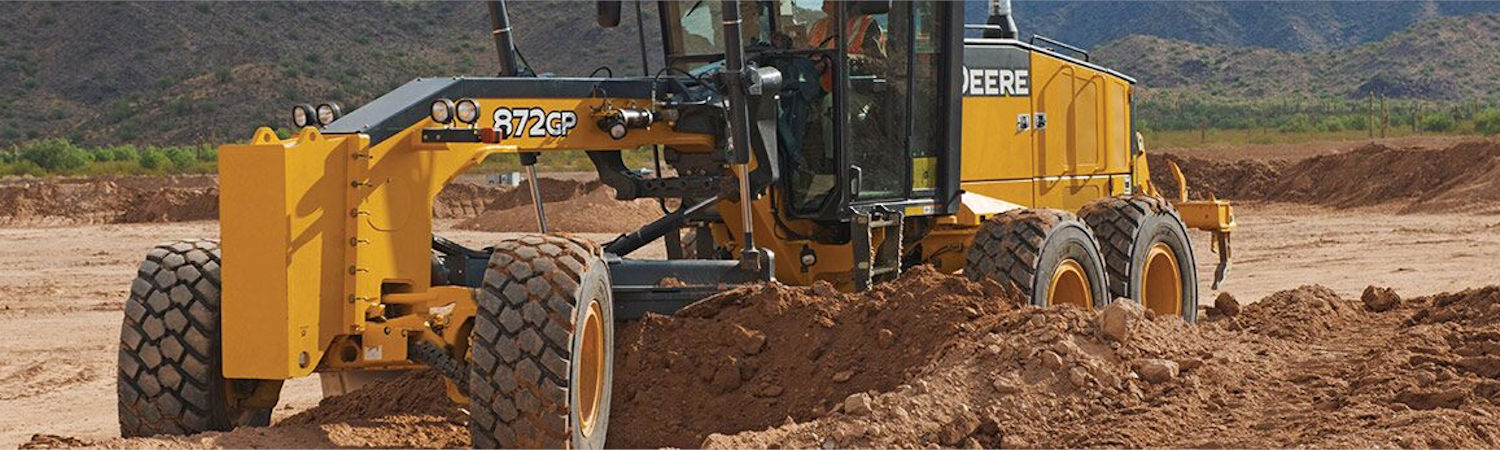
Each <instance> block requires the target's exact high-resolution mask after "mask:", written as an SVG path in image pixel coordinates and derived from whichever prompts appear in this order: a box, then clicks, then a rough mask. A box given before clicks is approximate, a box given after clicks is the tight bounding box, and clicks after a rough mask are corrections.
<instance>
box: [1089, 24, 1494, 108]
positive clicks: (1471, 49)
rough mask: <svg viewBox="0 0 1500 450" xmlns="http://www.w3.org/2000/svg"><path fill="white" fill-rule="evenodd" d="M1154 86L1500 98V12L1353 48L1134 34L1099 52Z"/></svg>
mask: <svg viewBox="0 0 1500 450" xmlns="http://www.w3.org/2000/svg"><path fill="white" fill-rule="evenodd" d="M1094 53H1095V57H1096V58H1097V59H1098V60H1099V61H1101V62H1102V63H1103V64H1105V65H1108V66H1109V67H1111V68H1114V69H1117V70H1120V71H1121V72H1124V73H1126V74H1129V75H1131V76H1133V77H1135V78H1136V79H1137V80H1139V81H1140V83H1141V84H1142V85H1144V86H1146V87H1147V88H1149V89H1152V90H1157V91H1178V92H1186V93H1192V94H1199V95H1201V96H1216V97H1227V98H1266V97H1273V98H1275V97H1300V98H1316V97H1328V96H1335V97H1345V98H1364V97H1366V96H1367V95H1369V94H1371V93H1374V94H1376V95H1385V96H1387V97H1396V98H1412V99H1424V100H1447V101H1457V100H1476V99H1484V100H1494V99H1496V93H1497V92H1500V78H1497V76H1496V75H1497V73H1500V15H1491V14H1481V15H1471V16H1462V17H1448V18H1441V19H1435V20H1431V21H1427V22H1422V23H1418V24H1416V25H1414V26H1413V27H1411V28H1409V29H1407V30H1403V31H1400V32H1396V33H1392V34H1391V35H1389V36H1388V37H1386V38H1385V39H1382V40H1380V41H1377V42H1372V43H1368V44H1362V45H1359V46H1355V47H1352V48H1345V49H1336V50H1319V51H1309V52H1289V51H1282V50H1273V49H1265V48H1253V47H1222V46H1209V45H1202V44H1196V43H1191V42H1184V41H1179V40H1170V39H1163V38H1159V37H1152V36H1130V37H1126V38H1124V39H1120V40H1118V41H1115V42H1111V43H1109V44H1106V45H1103V46H1101V47H1099V48H1098V49H1096V51H1095V52H1094Z"/></svg>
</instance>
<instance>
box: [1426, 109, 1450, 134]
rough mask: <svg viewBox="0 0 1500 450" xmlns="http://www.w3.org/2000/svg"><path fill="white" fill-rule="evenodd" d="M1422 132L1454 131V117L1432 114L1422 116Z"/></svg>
mask: <svg viewBox="0 0 1500 450" xmlns="http://www.w3.org/2000/svg"><path fill="white" fill-rule="evenodd" d="M1421 126H1422V130H1424V131H1439V132H1442V131H1451V130H1453V127H1454V124H1453V116H1450V115H1447V114H1439V113H1432V114H1428V115H1425V116H1422V122H1421Z"/></svg>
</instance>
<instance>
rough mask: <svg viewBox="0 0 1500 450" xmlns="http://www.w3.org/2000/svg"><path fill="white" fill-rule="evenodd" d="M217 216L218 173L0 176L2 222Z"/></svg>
mask: <svg viewBox="0 0 1500 450" xmlns="http://www.w3.org/2000/svg"><path fill="white" fill-rule="evenodd" d="M600 188H601V185H600V184H599V182H597V181H594V182H581V181H574V180H558V179H551V178H543V179H542V189H543V198H544V199H546V201H548V202H566V201H568V200H570V199H574V198H577V197H580V196H584V195H585V194H588V193H590V192H593V191H596V190H599V189H600ZM529 189H530V187H529V185H528V184H525V183H523V184H522V185H521V186H520V187H519V188H512V187H500V186H492V185H487V184H476V183H462V182H460V183H452V184H449V185H448V186H447V187H445V188H444V189H443V191H442V192H441V193H439V194H438V197H437V201H436V202H435V203H434V205H433V208H432V209H433V217H435V218H438V219H468V218H472V217H474V216H477V215H479V214H481V213H483V212H485V211H486V210H504V209H509V208H516V207H520V206H526V207H528V208H529V207H530V205H531V192H530V190H529ZM638 209H639V208H638ZM218 218H219V189H218V180H217V179H216V178H215V177H214V176H211V175H172V176H161V177H153V176H125V177H92V178H50V179H13V180H6V181H3V182H0V226H61V225H82V224H101V223H143V222H182V221H192V220H217V219H218ZM516 231H519V230H516Z"/></svg>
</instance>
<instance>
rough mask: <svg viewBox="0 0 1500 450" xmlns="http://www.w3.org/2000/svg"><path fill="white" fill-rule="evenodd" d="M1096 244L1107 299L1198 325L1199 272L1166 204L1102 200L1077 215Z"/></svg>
mask: <svg viewBox="0 0 1500 450" xmlns="http://www.w3.org/2000/svg"><path fill="white" fill-rule="evenodd" d="M1078 215H1079V216H1080V217H1081V218H1083V220H1084V222H1087V223H1088V224H1089V227H1090V228H1092V229H1093V231H1094V235H1095V236H1097V237H1098V238H1099V243H1100V250H1101V252H1103V254H1104V261H1105V263H1106V264H1107V265H1108V270H1109V291H1110V295H1113V296H1115V297H1123V298H1128V299H1131V300H1135V301H1136V302H1137V303H1140V304H1141V305H1142V306H1145V307H1146V309H1149V310H1151V312H1154V313H1156V314H1159V315H1173V316H1181V317H1182V320H1184V321H1187V322H1188V323H1193V322H1195V321H1197V320H1198V266H1197V259H1195V257H1194V256H1193V246H1192V243H1191V241H1190V240H1189V239H1188V234H1187V226H1186V225H1184V224H1183V223H1182V218H1181V217H1180V216H1179V215H1178V214H1177V210H1176V209H1174V208H1172V205H1171V204H1170V203H1167V202H1166V201H1165V200H1162V199H1159V198H1155V197H1143V196H1137V197H1107V198H1102V199H1099V200H1095V201H1093V202H1090V203H1089V204H1087V205H1084V206H1083V209H1081V210H1079V214H1078Z"/></svg>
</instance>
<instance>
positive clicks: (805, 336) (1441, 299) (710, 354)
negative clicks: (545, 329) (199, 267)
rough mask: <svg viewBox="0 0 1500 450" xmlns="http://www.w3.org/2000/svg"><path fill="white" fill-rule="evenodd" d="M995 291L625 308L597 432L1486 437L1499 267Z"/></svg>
mask: <svg viewBox="0 0 1500 450" xmlns="http://www.w3.org/2000/svg"><path fill="white" fill-rule="evenodd" d="M1001 291H1002V290H1001V289H999V288H998V287H997V286H994V285H992V284H988V285H980V284H976V283H973V282H970V281H967V280H966V279H963V278H961V277H956V276H950V275H943V274H940V273H937V272H936V271H934V270H931V269H928V268H917V269H915V270H912V271H909V272H908V273H907V274H906V275H905V276H903V278H902V279H901V280H898V281H897V282H894V283H889V284H886V285H883V286H881V287H879V288H877V289H875V290H873V291H870V292H866V293H861V294H844V293H839V292H836V291H834V290H833V289H831V288H830V287H829V286H828V285H826V284H820V285H815V286H812V287H806V288H793V287H786V286H781V285H757V286H747V287H741V288H737V289H734V290H730V291H727V292H725V293H723V294H720V295H717V296H714V297H711V298H709V299H706V300H705V301H703V302H701V303H699V304H696V305H694V306H690V307H689V308H687V309H684V310H683V311H682V312H681V313H679V314H678V315H675V316H672V317H665V316H648V317H646V318H644V319H642V320H640V321H637V322H632V323H628V324H623V325H622V326H621V327H620V328H619V329H618V330H617V336H616V339H617V341H616V351H617V353H616V367H615V384H614V386H615V396H614V402H613V406H612V409H613V411H612V414H611V423H610V429H609V434H610V436H609V439H610V440H609V442H608V444H609V445H610V446H612V447H636V448H639V447H661V446H675V447H700V446H701V447H709V448H830V447H838V448H843V447H930V446H943V447H965V448H980V447H984V448H996V447H1004V448H1027V447H1069V448H1072V447H1291V446H1309V447H1341V448H1342V447H1403V448H1427V447H1434V448H1438V447H1441V448H1451V447H1464V448H1470V447H1487V448H1490V447H1496V446H1500V321H1497V320H1496V319H1500V315H1497V314H1500V306H1495V305H1497V304H1500V286H1494V287H1488V288H1482V289H1471V290H1467V291H1463V292H1458V293H1453V294H1441V295H1434V296H1427V297H1417V298H1410V299H1403V300H1399V301H1395V302H1394V304H1392V305H1382V307H1381V308H1378V310H1379V311H1378V312H1377V311H1375V310H1371V309H1367V308H1366V307H1365V303H1363V302H1361V301H1360V300H1358V299H1346V298H1341V297H1339V296H1337V295H1334V294H1333V293H1332V292H1331V291H1329V290H1328V289H1326V288H1323V287H1321V286H1304V287H1300V288H1297V289H1293V290H1288V291H1283V292H1278V293H1275V294H1273V295H1271V296H1268V297H1266V298H1264V299H1262V300H1260V301H1259V302H1255V303H1253V304H1250V305H1247V306H1245V307H1244V308H1243V309H1242V310H1240V311H1239V313H1238V314H1235V315H1220V316H1216V317H1218V318H1216V319H1211V320H1206V321H1205V322H1203V323H1200V324H1198V325H1188V324H1185V323H1183V322H1182V321H1181V320H1180V319H1178V318H1176V317H1165V316H1161V317H1158V316H1154V315H1153V314H1151V313H1149V312H1146V311H1143V310H1141V309H1140V308H1139V307H1138V306H1134V305H1132V304H1128V303H1116V304H1114V305H1111V306H1110V307H1109V308H1106V309H1105V310H1103V311H1102V312H1089V311H1082V310H1078V309H1074V308H1071V307H1052V308H1031V307H1018V306H1015V303H1014V302H1013V301H1011V300H1008V298H1009V297H1008V296H1006V295H1004V294H1003V293H1002V292H1001ZM1370 291H1372V292H1377V291H1378V292H1385V291H1384V290H1383V289H1379V288H1372V289H1370ZM1390 294H1391V297H1392V298H1394V297H1395V294H1396V293H1394V292H1391V293H1390ZM1387 306H1389V307H1387ZM1200 317H1201V316H1200ZM465 419H466V418H465V416H464V415H463V414H462V412H460V411H459V410H458V409H456V408H455V407H454V405H452V404H451V403H449V402H448V400H447V399H446V398H445V397H444V396H443V389H442V383H441V381H440V379H439V378H437V376H436V375H433V374H432V373H430V372H421V373H415V374H410V375H407V376H405V377H403V378H400V379H398V380H394V381H391V382H388V384H386V385H376V386H374V387H373V388H371V389H366V390H362V391H358V392H355V393H353V394H350V395H349V396H345V397H342V398H334V399H328V400H325V401H324V402H323V403H322V404H320V405H319V406H318V407H316V408H313V409H310V410H308V411H305V412H303V413H301V414H298V415H296V416H293V417H291V418H288V419H286V420H284V421H282V422H281V423H279V424H277V425H275V426H272V427H269V428H260V429H242V430H236V431H234V432H230V433H209V434H204V435H199V436H190V437H183V438H153V439H129V440H113V441H106V442H98V443H85V444H92V445H99V446H105V447H165V448H199V447H333V446H376V447H447V446H462V445H464V444H466V443H467V430H466V428H465V425H464V423H465V422H464V421H465ZM34 443H35V444H36V445H64V446H66V445H78V443H77V442H75V441H74V440H70V438H66V437H59V436H45V435H44V436H40V437H38V438H37V439H34Z"/></svg>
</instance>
